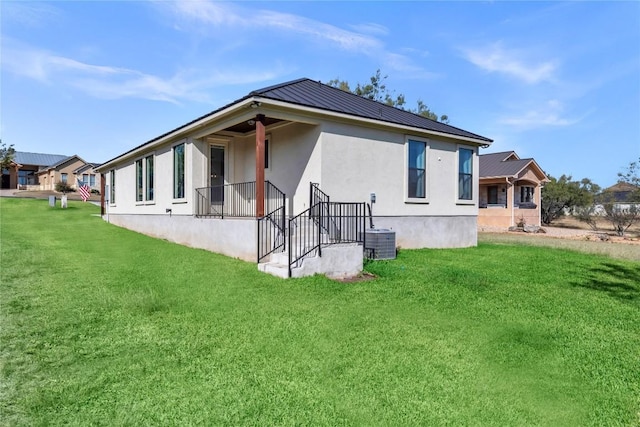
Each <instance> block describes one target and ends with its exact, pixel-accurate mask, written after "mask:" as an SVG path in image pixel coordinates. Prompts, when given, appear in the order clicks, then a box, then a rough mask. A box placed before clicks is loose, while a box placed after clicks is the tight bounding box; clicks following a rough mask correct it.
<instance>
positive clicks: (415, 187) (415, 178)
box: [407, 139, 427, 199]
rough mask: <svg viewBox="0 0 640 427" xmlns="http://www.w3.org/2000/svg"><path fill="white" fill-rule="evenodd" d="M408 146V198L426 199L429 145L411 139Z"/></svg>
mask: <svg viewBox="0 0 640 427" xmlns="http://www.w3.org/2000/svg"><path fill="white" fill-rule="evenodd" d="M407 145H408V147H407V153H408V159H407V197H408V198H410V199H425V198H426V197H427V191H426V189H427V143H426V142H425V141H416V140H412V139H410V140H409V141H408V144H407Z"/></svg>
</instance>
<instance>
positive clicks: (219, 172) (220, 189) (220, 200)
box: [209, 145, 225, 205]
mask: <svg viewBox="0 0 640 427" xmlns="http://www.w3.org/2000/svg"><path fill="white" fill-rule="evenodd" d="M210 154H211V155H210V156H209V159H210V160H209V161H210V167H209V171H210V172H209V173H210V182H211V204H212V205H222V204H224V169H225V168H224V166H225V165H224V146H222V145H212V146H211V153H210Z"/></svg>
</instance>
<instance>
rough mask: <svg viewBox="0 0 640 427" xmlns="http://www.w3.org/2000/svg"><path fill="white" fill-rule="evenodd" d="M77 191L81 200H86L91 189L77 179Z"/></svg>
mask: <svg viewBox="0 0 640 427" xmlns="http://www.w3.org/2000/svg"><path fill="white" fill-rule="evenodd" d="M78 191H79V192H80V197H82V201H83V202H86V201H87V200H88V199H89V197H90V196H91V190H89V186H88V185H87V184H85V183H84V181H81V180H78Z"/></svg>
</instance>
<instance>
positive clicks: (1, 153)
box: [0, 139, 16, 169]
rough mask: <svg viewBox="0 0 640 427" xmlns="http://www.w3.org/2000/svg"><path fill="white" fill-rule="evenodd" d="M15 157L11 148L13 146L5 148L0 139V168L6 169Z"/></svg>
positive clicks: (14, 151)
mask: <svg viewBox="0 0 640 427" xmlns="http://www.w3.org/2000/svg"><path fill="white" fill-rule="evenodd" d="M15 155H16V150H15V149H14V148H13V144H11V145H9V146H7V145H6V144H5V143H4V142H2V140H1V139H0V167H1V168H2V169H7V168H8V167H9V165H11V162H12V161H13V159H14V157H15Z"/></svg>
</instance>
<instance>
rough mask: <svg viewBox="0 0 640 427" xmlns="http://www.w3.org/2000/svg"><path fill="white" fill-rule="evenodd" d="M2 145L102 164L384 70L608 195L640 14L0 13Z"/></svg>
mask: <svg viewBox="0 0 640 427" xmlns="http://www.w3.org/2000/svg"><path fill="white" fill-rule="evenodd" d="M0 8H1V9H0V12H1V20H2V21H1V24H2V27H1V31H2V39H1V43H2V46H1V47H2V52H1V57H0V64H1V73H2V74H1V79H2V80H1V95H0V96H1V99H0V101H1V112H0V133H1V137H2V140H3V142H5V143H8V144H14V146H15V148H16V149H17V150H19V151H31V152H43V153H52V154H69V155H70V154H78V155H80V156H81V157H82V158H84V159H85V160H87V161H92V162H104V161H106V160H109V159H111V158H113V157H115V156H117V155H118V154H121V153H122V152H125V151H127V150H129V149H131V148H133V147H134V146H137V145H140V144H142V143H144V142H146V141H148V140H150V139H152V138H154V137H156V136H158V135H160V134H162V133H164V132H166V131H168V130H171V129H173V128H175V127H177V126H179V125H181V124H183V123H186V122H188V121H190V120H192V119H194V118H196V117H198V116H201V115H203V114H205V113H208V112H210V111H212V110H215V109H217V108H218V107H221V106H223V105H224V104H226V103H229V102H231V101H233V100H235V99H238V98H241V97H242V96H244V95H246V94H248V93H249V92H250V91H252V90H254V89H259V88H261V87H265V86H269V85H272V84H276V83H281V82H285V81H289V80H294V79H297V78H300V77H308V78H311V79H314V80H321V81H323V82H327V81H329V80H331V79H335V78H340V79H341V80H347V81H349V82H350V83H351V84H352V86H355V84H356V83H357V82H361V83H366V82H367V81H368V79H369V77H370V76H372V75H373V74H374V73H375V72H376V70H377V69H380V70H381V72H382V74H383V75H387V76H388V78H387V79H386V82H385V83H386V85H387V87H388V88H390V89H391V90H393V91H394V92H395V94H404V95H405V97H406V99H407V107H409V108H414V107H415V106H416V103H417V101H418V100H422V101H424V102H425V103H426V104H427V105H428V106H429V107H430V108H431V109H432V110H434V111H435V112H436V113H438V114H447V115H448V116H449V118H450V123H451V124H452V125H454V126H457V127H461V128H463V129H465V130H468V131H471V132H474V133H477V134H480V135H483V136H486V137H488V138H491V139H493V140H494V141H495V142H494V143H493V145H492V146H491V147H490V148H489V149H486V150H482V151H481V152H482V153H489V152H496V151H506V150H515V151H516V152H517V153H518V154H519V155H520V157H522V158H526V157H533V158H535V159H536V160H537V162H538V163H539V164H540V166H541V167H542V168H543V169H544V170H545V171H546V172H547V173H549V174H551V175H553V176H559V175H561V174H570V175H572V176H573V177H574V179H581V178H583V177H588V178H591V179H592V180H593V181H594V182H596V183H597V184H599V185H601V186H603V187H606V186H609V185H612V184H614V183H615V182H616V179H617V173H618V172H620V171H622V170H623V169H624V168H625V167H626V166H628V164H629V163H630V162H631V161H634V160H637V159H638V158H639V157H640V2H562V3H558V2H499V1H497V2H355V1H354V2H262V1H260V2H235V3H234V2H208V1H182V2H171V1H135V2H130V1H114V2H103V1H83V2H62V1H60V2H24V1H2V2H1V3H0Z"/></svg>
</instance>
